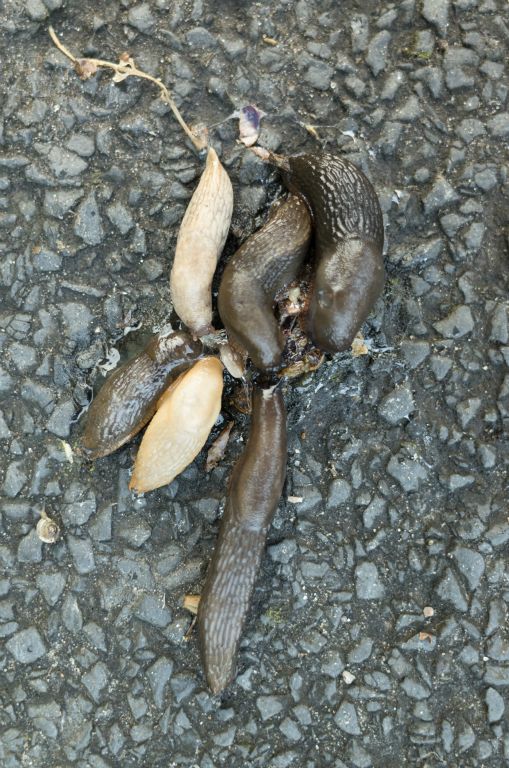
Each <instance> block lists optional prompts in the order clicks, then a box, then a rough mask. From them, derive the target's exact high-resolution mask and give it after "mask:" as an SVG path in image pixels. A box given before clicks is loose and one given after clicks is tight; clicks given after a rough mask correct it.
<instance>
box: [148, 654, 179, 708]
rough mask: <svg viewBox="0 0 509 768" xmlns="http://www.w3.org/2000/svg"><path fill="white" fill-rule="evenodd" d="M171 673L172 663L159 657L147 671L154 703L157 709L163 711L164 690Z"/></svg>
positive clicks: (163, 657)
mask: <svg viewBox="0 0 509 768" xmlns="http://www.w3.org/2000/svg"><path fill="white" fill-rule="evenodd" d="M172 673H173V662H172V661H171V660H170V659H167V658H166V657H165V656H161V657H160V658H159V659H157V661H155V662H154V663H153V664H152V666H151V667H149V668H148V669H147V678H148V681H149V684H150V687H151V689H152V695H153V697H154V703H155V705H156V707H157V708H158V709H163V707H164V703H165V688H166V685H167V683H168V681H169V680H170V679H171V676H172Z"/></svg>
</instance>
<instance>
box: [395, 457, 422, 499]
mask: <svg viewBox="0 0 509 768" xmlns="http://www.w3.org/2000/svg"><path fill="white" fill-rule="evenodd" d="M387 471H388V473H389V474H390V475H392V477H393V478H394V479H395V480H397V481H398V483H399V484H400V485H401V487H402V488H403V490H404V491H406V492H407V493H408V492H410V491H417V490H418V488H419V485H420V484H421V482H422V481H424V480H426V478H427V477H428V472H427V470H426V469H425V467H424V466H423V465H422V464H421V463H420V462H419V461H417V460H416V459H410V458H408V457H407V456H406V455H405V453H404V452H400V453H398V454H396V455H395V456H391V458H390V459H389V463H388V464H387Z"/></svg>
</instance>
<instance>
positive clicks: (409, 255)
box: [388, 237, 444, 268]
mask: <svg viewBox="0 0 509 768" xmlns="http://www.w3.org/2000/svg"><path fill="white" fill-rule="evenodd" d="M443 248H444V241H443V240H442V238H440V237H433V238H430V239H429V240H425V241H424V242H421V243H417V244H416V245H410V246H409V245H408V244H407V243H404V244H402V245H398V246H396V248H394V249H393V250H392V251H391V252H390V253H389V254H388V259H389V261H390V262H391V263H392V264H397V265H400V266H401V267H405V268H415V267H419V266H424V265H427V264H431V263H432V262H434V261H436V260H437V259H438V257H439V256H440V254H441V253H442V251H443Z"/></svg>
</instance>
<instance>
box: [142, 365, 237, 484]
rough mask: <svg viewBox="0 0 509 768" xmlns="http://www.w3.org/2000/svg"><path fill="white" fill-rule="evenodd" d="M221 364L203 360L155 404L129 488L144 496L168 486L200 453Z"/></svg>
mask: <svg viewBox="0 0 509 768" xmlns="http://www.w3.org/2000/svg"><path fill="white" fill-rule="evenodd" d="M222 392H223V364H222V363H221V362H220V360H218V359H217V357H204V358H202V359H201V360H198V362H197V363H195V365H194V366H193V367H192V368H191V369H190V370H189V371H187V373H185V374H183V375H182V376H181V377H180V378H179V379H177V381H176V382H174V383H173V384H172V386H171V387H170V392H169V393H168V391H167V393H166V394H165V395H163V396H162V397H161V398H160V399H159V402H158V404H157V406H158V408H157V411H156V414H155V416H154V417H153V419H152V421H151V422H150V424H149V425H148V427H147V430H146V432H145V434H144V436H143V440H142V441H141V445H140V447H139V450H138V455H137V456H136V461H135V464H134V469H133V474H132V477H131V482H130V483H129V488H130V489H131V490H135V491H138V492H140V493H144V492H146V491H152V490H154V489H155V488H160V487H161V486H162V485H166V484H167V483H171V482H172V480H174V479H175V477H177V475H179V474H180V473H181V472H182V471H183V470H184V469H185V468H186V467H187V466H189V464H190V463H191V462H192V461H193V460H194V459H195V458H196V456H197V455H198V453H199V452H200V451H201V449H202V448H203V446H204V445H205V442H206V440H207V437H208V436H209V433H210V430H211V429H212V427H213V426H214V424H215V422H216V419H217V417H218V416H219V413H220V411H221V396H222Z"/></svg>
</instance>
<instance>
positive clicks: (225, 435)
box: [205, 421, 233, 472]
mask: <svg viewBox="0 0 509 768" xmlns="http://www.w3.org/2000/svg"><path fill="white" fill-rule="evenodd" d="M232 427H233V421H229V422H228V424H227V425H226V427H225V428H224V429H223V430H222V432H220V434H219V436H218V437H217V438H216V439H215V440H214V442H213V443H212V445H211V446H210V448H209V452H208V453H207V463H206V464H205V472H211V470H213V469H214V468H215V467H217V465H218V464H219V463H220V461H221V460H222V458H223V456H224V454H225V451H226V446H227V445H228V440H229V439H230V432H231V430H232Z"/></svg>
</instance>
